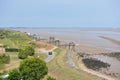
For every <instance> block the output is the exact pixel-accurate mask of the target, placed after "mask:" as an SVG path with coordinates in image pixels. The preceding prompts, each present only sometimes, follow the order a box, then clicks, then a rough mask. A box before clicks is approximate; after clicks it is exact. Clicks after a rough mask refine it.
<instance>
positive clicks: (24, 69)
mask: <svg viewBox="0 0 120 80" xmlns="http://www.w3.org/2000/svg"><path fill="white" fill-rule="evenodd" d="M19 70H20V73H21V76H22V79H23V80H41V79H42V78H44V76H45V75H46V74H47V73H48V68H47V66H46V63H45V62H44V61H42V60H41V59H39V58H27V59H25V60H24V61H23V62H21V64H20V67H19Z"/></svg>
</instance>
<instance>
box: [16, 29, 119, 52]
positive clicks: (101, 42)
mask: <svg viewBox="0 0 120 80" xmlns="http://www.w3.org/2000/svg"><path fill="white" fill-rule="evenodd" d="M14 30H17V31H21V32H28V33H31V34H39V35H40V37H41V38H42V37H44V38H49V37H50V36H53V37H55V38H56V39H60V40H62V41H66V42H71V41H72V42H75V43H76V44H80V45H89V46H95V47H100V48H106V49H109V50H112V51H120V45H117V44H114V43H112V42H110V41H108V40H105V39H102V38H100V37H99V36H106V37H110V38H113V39H115V40H118V41H120V32H119V31H120V29H119V30H118V29H109V28H14Z"/></svg>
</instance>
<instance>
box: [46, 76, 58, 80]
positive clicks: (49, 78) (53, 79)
mask: <svg viewBox="0 0 120 80" xmlns="http://www.w3.org/2000/svg"><path fill="white" fill-rule="evenodd" d="M47 80H56V79H55V78H52V77H50V76H49V77H48V78H47Z"/></svg>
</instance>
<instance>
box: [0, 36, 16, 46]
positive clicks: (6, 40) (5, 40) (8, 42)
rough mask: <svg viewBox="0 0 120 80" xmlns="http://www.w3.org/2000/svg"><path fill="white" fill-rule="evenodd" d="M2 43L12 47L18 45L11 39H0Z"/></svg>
mask: <svg viewBox="0 0 120 80" xmlns="http://www.w3.org/2000/svg"><path fill="white" fill-rule="evenodd" d="M0 44H4V45H6V46H7V47H11V48H14V47H17V46H16V45H15V44H14V42H13V41H11V40H10V39H7V38H5V39H0Z"/></svg>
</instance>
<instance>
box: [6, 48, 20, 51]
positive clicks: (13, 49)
mask: <svg viewBox="0 0 120 80" xmlns="http://www.w3.org/2000/svg"><path fill="white" fill-rule="evenodd" d="M5 51H6V52H19V49H17V48H6V49H5Z"/></svg>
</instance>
